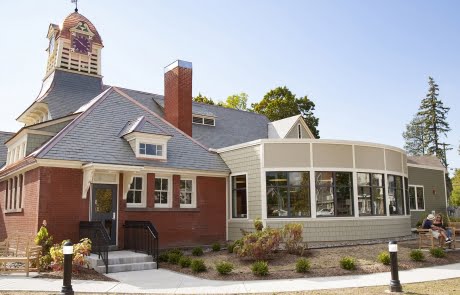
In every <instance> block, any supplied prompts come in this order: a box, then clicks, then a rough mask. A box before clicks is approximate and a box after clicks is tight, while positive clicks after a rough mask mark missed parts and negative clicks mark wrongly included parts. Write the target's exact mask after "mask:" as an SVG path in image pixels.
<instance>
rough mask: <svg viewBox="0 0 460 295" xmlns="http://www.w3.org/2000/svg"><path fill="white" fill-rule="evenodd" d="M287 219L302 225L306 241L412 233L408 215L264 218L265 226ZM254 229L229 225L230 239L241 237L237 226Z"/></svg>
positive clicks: (246, 225)
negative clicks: (350, 217) (337, 217)
mask: <svg viewBox="0 0 460 295" xmlns="http://www.w3.org/2000/svg"><path fill="white" fill-rule="evenodd" d="M290 222H300V223H302V224H303V227H304V229H303V237H304V241H306V242H334V241H353V240H368V239H369V240H373V239H384V238H395V237H403V236H408V235H410V234H411V232H410V222H411V221H410V217H409V216H407V217H401V218H399V217H398V218H394V217H383V218H373V219H371V218H361V219H356V218H354V219H349V220H346V219H335V220H334V219H325V218H317V219H311V220H308V221H296V220H295V219H292V221H284V220H283V221H282V220H276V219H267V226H270V227H271V228H282V227H283V226H284V225H285V224H287V223H290ZM238 226H240V228H244V229H246V230H250V231H254V229H253V227H252V223H250V222H249V221H248V222H246V223H243V224H238V225H237V224H232V230H230V229H229V239H230V240H236V239H239V238H241V236H242V235H241V231H240V230H239V228H238V229H237V227H238Z"/></svg>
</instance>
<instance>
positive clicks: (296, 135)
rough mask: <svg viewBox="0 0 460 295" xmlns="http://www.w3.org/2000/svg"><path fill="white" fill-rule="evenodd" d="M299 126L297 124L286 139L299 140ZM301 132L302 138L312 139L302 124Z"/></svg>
mask: <svg viewBox="0 0 460 295" xmlns="http://www.w3.org/2000/svg"><path fill="white" fill-rule="evenodd" d="M298 125H299V124H298V123H297V124H295V125H294V127H293V128H292V129H291V130H290V131H289V133H288V134H287V135H286V138H299V133H298V130H297V128H298V127H297V126H298ZM300 132H301V133H302V138H307V139H309V138H311V136H310V134H309V133H308V132H307V130H306V129H305V127H303V125H302V124H300Z"/></svg>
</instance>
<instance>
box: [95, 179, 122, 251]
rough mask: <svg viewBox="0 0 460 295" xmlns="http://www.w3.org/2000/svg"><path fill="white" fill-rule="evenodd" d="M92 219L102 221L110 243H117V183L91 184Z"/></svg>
mask: <svg viewBox="0 0 460 295" xmlns="http://www.w3.org/2000/svg"><path fill="white" fill-rule="evenodd" d="M92 195H93V196H92V199H93V200H92V206H91V207H92V215H91V220H92V221H102V224H103V225H104V227H105V230H106V231H107V233H108V234H109V237H110V242H111V244H112V245H115V244H116V243H117V185H116V184H93V193H92Z"/></svg>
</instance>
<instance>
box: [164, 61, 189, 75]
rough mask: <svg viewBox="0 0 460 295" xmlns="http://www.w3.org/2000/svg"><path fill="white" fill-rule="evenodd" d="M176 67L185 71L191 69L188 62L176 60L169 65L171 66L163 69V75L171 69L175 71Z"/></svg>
mask: <svg viewBox="0 0 460 295" xmlns="http://www.w3.org/2000/svg"><path fill="white" fill-rule="evenodd" d="M177 67H181V68H186V69H191V68H192V63H191V62H189V61H185V60H180V59H178V60H176V61H175V62H173V63H171V64H169V65H167V66H166V67H165V73H166V72H169V71H171V70H172V69H175V68H177Z"/></svg>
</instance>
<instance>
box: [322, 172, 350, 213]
mask: <svg viewBox="0 0 460 295" xmlns="http://www.w3.org/2000/svg"><path fill="white" fill-rule="evenodd" d="M315 181H316V216H318V217H326V216H337V217H346V216H353V183H352V174H351V172H329V171H323V172H316V173H315Z"/></svg>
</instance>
